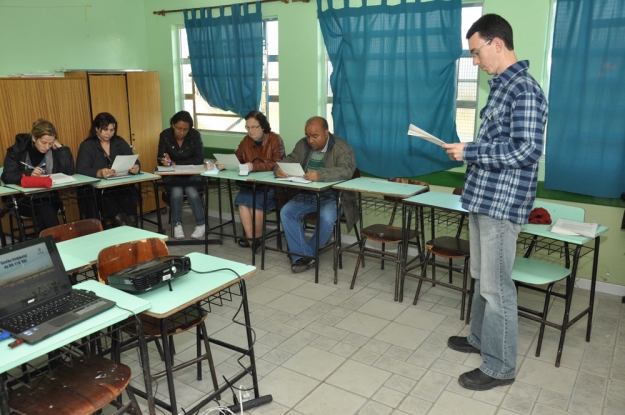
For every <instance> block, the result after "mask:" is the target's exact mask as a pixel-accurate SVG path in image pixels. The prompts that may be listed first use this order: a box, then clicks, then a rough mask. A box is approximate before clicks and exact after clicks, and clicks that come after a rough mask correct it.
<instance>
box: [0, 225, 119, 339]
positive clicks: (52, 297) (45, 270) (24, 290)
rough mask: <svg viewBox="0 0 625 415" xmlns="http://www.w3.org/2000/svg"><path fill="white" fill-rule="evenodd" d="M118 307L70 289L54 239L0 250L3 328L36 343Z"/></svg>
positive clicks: (30, 242) (33, 240)
mask: <svg viewBox="0 0 625 415" xmlns="http://www.w3.org/2000/svg"><path fill="white" fill-rule="evenodd" d="M114 306H115V302H113V301H110V300H107V299H105V298H101V297H98V296H97V295H95V294H94V293H93V292H91V291H86V290H80V289H72V285H71V283H70V280H69V277H68V275H67V272H66V271H65V267H64V266H63V263H62V261H61V257H60V255H59V252H58V250H57V249H56V245H55V243H54V240H53V239H52V236H46V237H44V238H37V239H32V240H30V241H26V242H24V243H21V244H17V245H13V246H7V247H5V248H2V249H0V329H2V330H4V331H8V332H9V333H11V334H12V335H13V337H16V338H19V339H24V340H25V341H26V342H27V343H31V344H32V343H36V342H38V341H40V340H42V339H45V338H46V337H48V336H51V335H52V334H54V333H57V332H59V331H61V330H64V329H66V328H67V327H70V326H73V325H74V324H77V323H80V322H81V321H84V320H86V319H88V318H90V317H92V316H94V315H96V314H99V313H101V312H102V311H105V310H107V309H109V308H111V307H114Z"/></svg>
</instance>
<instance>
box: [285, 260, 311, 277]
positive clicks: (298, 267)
mask: <svg viewBox="0 0 625 415" xmlns="http://www.w3.org/2000/svg"><path fill="white" fill-rule="evenodd" d="M313 265H315V260H314V259H309V258H300V259H298V260H297V261H295V262H294V263H293V264H291V271H293V272H294V273H295V274H298V273H300V272H304V271H306V270H307V269H309V268H310V267H312V266H313Z"/></svg>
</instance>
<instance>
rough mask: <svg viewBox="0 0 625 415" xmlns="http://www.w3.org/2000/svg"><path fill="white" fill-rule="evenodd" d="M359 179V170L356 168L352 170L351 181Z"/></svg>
mask: <svg viewBox="0 0 625 415" xmlns="http://www.w3.org/2000/svg"><path fill="white" fill-rule="evenodd" d="M359 177H360V169H359V168H358V167H356V170H354V174H352V179H357V178H359Z"/></svg>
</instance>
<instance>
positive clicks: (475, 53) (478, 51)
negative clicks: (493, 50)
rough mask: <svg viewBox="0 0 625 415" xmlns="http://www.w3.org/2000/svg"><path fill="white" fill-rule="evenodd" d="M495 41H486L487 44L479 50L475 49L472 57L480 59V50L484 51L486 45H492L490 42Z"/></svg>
mask: <svg viewBox="0 0 625 415" xmlns="http://www.w3.org/2000/svg"><path fill="white" fill-rule="evenodd" d="M492 41H493V39H490V40H488V41H486V43H484V44H483V45H482V46H480V47H479V48H477V49H475V50H474V51H473V52H471V56H472V57H474V58H477V57H478V54H479V53H480V50H482V48H483V47H484V46H486V45H490V42H492Z"/></svg>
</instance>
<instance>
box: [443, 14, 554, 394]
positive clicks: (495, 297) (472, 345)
mask: <svg viewBox="0 0 625 415" xmlns="http://www.w3.org/2000/svg"><path fill="white" fill-rule="evenodd" d="M467 39H468V40H469V50H470V51H471V55H472V56H473V64H474V65H479V67H480V68H481V69H482V70H483V71H484V72H486V73H488V74H489V75H494V76H493V78H492V79H490V80H489V81H488V83H489V84H490V94H489V96H488V102H487V103H486V107H484V109H482V111H481V112H480V118H481V119H482V125H481V127H480V131H479V134H478V137H477V140H475V141H474V142H473V143H457V144H446V145H444V146H443V148H444V149H445V151H447V154H448V155H449V157H450V158H451V159H452V160H458V161H464V162H465V163H466V164H467V172H466V176H465V183H464V189H463V193H462V207H464V208H465V209H467V210H468V211H469V234H470V235H469V241H470V246H471V275H472V277H473V278H476V280H477V281H476V285H475V294H474V299H473V304H474V306H473V320H472V322H471V334H470V335H469V336H468V337H459V336H453V337H450V338H449V341H448V343H447V344H448V346H449V347H450V348H451V349H453V350H457V351H460V352H464V353H481V355H482V358H483V359H484V363H483V364H482V365H481V366H480V367H479V368H477V369H475V370H472V371H470V372H466V373H463V374H462V375H460V377H459V379H458V382H459V383H460V385H461V386H463V387H464V388H467V389H471V390H489V389H492V388H494V387H497V386H503V385H509V384H511V383H513V382H514V377H515V366H516V357H517V337H518V316H517V292H516V289H515V286H514V282H513V281H512V278H511V273H512V267H513V265H514V258H515V255H516V240H517V236H518V234H519V231H520V229H521V225H522V224H524V223H527V220H528V217H529V213H530V211H531V209H532V205H533V203H534V198H535V197H536V182H537V174H538V160H539V159H540V156H541V154H542V148H543V134H544V131H545V124H546V123H547V113H548V110H547V99H546V98H545V95H544V94H543V91H542V89H541V88H540V86H539V85H538V83H537V82H536V81H535V80H534V78H532V76H531V75H530V74H529V73H528V72H527V70H528V68H529V62H528V61H518V60H517V58H516V55H515V53H514V45H513V42H512V27H511V26H510V24H509V23H508V22H507V21H506V20H505V19H504V18H502V17H501V16H498V15H495V14H487V15H484V16H482V17H481V18H480V19H479V20H477V21H476V22H475V23H473V26H471V28H470V29H469V31H468V32H467Z"/></svg>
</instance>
